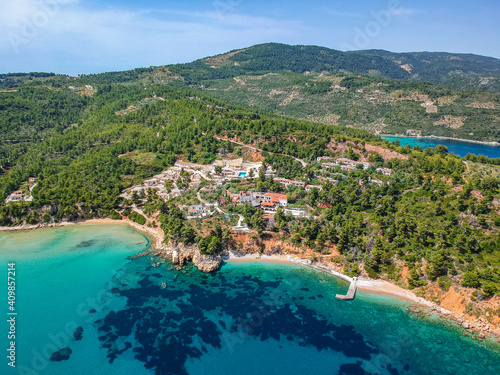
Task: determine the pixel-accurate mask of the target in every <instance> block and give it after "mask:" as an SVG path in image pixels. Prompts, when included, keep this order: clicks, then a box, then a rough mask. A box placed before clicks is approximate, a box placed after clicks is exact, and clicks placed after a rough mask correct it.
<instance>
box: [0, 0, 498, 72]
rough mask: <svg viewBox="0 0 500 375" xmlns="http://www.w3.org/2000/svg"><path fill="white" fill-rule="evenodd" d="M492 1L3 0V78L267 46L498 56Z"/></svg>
mask: <svg viewBox="0 0 500 375" xmlns="http://www.w3.org/2000/svg"><path fill="white" fill-rule="evenodd" d="M498 19H500V2H498V1H494V0H487V1H486V0H476V1H462V0H442V1H435V0H434V1H430V0H420V1H410V0H383V1H379V0H339V1H335V0H332V1H324V0H308V1H303V0H302V1H298V0H287V1H283V0H277V1H270V0H267V1H262V0H207V1H202V0H187V1H159V0H144V1H140V2H139V1H130V0H124V1H117V0H108V1H97V0H85V1H84V0H0V56H1V57H2V58H1V59H0V72H1V73H7V72H27V71H44V72H48V71H50V72H56V73H66V74H72V75H76V74H79V73H98V72H105V71H113V70H125V69H130V68H136V67H144V66H150V65H164V64H171V63H179V62H189V61H192V60H195V59H198V58H202V57H205V56H210V55H215V54H218V53H223V52H226V51H229V50H231V49H236V48H242V47H247V46H250V45H253V44H258V43H265V42H281V43H289V44H314V45H320V46H325V47H329V48H334V49H340V50H352V49H371V48H378V49H386V50H390V51H395V52H407V51H446V52H462V53H475V54H480V55H486V56H493V57H497V58H500V43H499V40H500V26H499V24H500V23H499V22H498Z"/></svg>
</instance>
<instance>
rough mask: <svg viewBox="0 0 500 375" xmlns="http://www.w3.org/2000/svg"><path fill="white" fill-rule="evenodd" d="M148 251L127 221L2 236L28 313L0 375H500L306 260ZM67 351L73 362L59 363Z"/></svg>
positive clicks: (454, 335)
mask: <svg viewBox="0 0 500 375" xmlns="http://www.w3.org/2000/svg"><path fill="white" fill-rule="evenodd" d="M148 246H149V241H148V240H147V238H146V237H144V236H143V235H141V234H139V233H136V232H134V231H132V230H131V229H129V228H128V227H126V226H124V225H111V226H90V225H89V226H74V227H67V228H58V229H46V230H37V231H30V232H16V233H0V269H1V268H3V269H4V271H3V272H4V274H5V276H6V275H7V263H8V262H12V261H14V262H15V263H16V278H17V312H18V316H17V319H18V320H17V325H16V334H17V338H16V347H17V361H16V364H17V367H16V369H11V368H9V367H8V366H7V359H6V358H5V357H4V359H3V360H2V362H3V363H2V362H0V374H48V375H67V374H75V375H79V374H97V375H99V374H107V375H109V374H134V375H142V374H256V373H259V374H454V375H459V374H483V375H486V374H499V373H500V346H498V345H497V344H496V343H492V342H490V343H488V342H483V343H478V342H476V341H473V340H471V339H470V338H466V337H463V336H462V334H463V332H464V331H463V330H461V329H460V328H458V327H457V326H456V325H452V324H450V323H447V322H446V321H443V320H441V319H439V318H437V317H435V316H432V315H431V316H429V317H428V318H425V319H422V318H417V317H414V316H411V315H409V314H408V313H407V312H406V311H405V307H408V303H407V302H404V301H399V300H396V299H393V298H389V297H385V296H379V295H371V294H365V293H358V294H357V296H356V299H355V300H354V301H339V300H336V299H335V294H336V293H339V292H340V293H345V292H346V290H347V287H348V285H347V283H345V282H343V281H340V280H338V279H336V278H335V277H333V276H331V275H328V274H325V273H322V272H320V271H316V270H312V269H308V268H304V267H301V266H297V265H282V264H270V263H227V264H225V265H224V266H223V267H222V269H221V270H220V271H218V272H216V273H213V274H208V275H207V274H203V273H201V272H199V271H198V270H196V269H195V268H193V267H191V266H189V267H185V269H184V270H183V271H176V270H174V269H171V266H170V264H168V263H162V264H161V266H160V267H152V261H151V259H150V257H143V258H138V259H135V260H130V259H127V257H128V256H130V255H133V254H136V253H140V252H142V251H144V250H145V249H146V248H147V247H148ZM155 262H156V260H155ZM162 283H165V284H164V285H162ZM4 290H5V291H4V295H5V308H3V309H2V311H6V309H7V303H6V302H7V299H6V295H7V290H6V286H5V287H4ZM0 295H1V294H0ZM5 320H6V319H5ZM2 327H3V329H2V330H0V332H4V334H2V333H0V335H1V336H0V343H1V344H2V349H4V347H5V349H7V348H8V343H7V341H8V340H7V337H6V332H7V329H8V324H7V323H6V322H4V323H3V326H2ZM75 332H81V338H80V337H79V335H78V333H77V334H76V335H75ZM75 336H76V337H75ZM63 347H69V348H70V349H71V354H70V356H69V359H65V360H62V361H60V362H54V361H50V359H49V358H50V357H51V355H52V353H53V352H54V351H57V350H59V349H61V348H63ZM5 352H6V350H5Z"/></svg>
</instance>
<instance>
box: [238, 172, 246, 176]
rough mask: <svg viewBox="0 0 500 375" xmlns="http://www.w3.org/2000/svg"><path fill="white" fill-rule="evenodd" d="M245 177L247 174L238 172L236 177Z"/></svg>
mask: <svg viewBox="0 0 500 375" xmlns="http://www.w3.org/2000/svg"><path fill="white" fill-rule="evenodd" d="M246 176H247V172H240V174H239V175H238V177H246Z"/></svg>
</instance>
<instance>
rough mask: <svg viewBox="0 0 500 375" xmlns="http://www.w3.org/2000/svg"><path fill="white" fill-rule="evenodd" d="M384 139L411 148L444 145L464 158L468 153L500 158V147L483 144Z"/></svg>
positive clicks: (450, 140)
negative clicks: (397, 141)
mask: <svg viewBox="0 0 500 375" xmlns="http://www.w3.org/2000/svg"><path fill="white" fill-rule="evenodd" d="M381 137H382V138H383V139H387V140H388V141H389V142H393V141H396V140H399V142H400V144H401V146H406V145H407V144H409V145H410V146H411V147H414V146H416V145H419V146H422V148H423V149H426V148H427V147H432V148H434V147H436V146H437V145H443V146H446V147H448V152H449V153H452V152H453V153H454V154H455V155H459V156H461V157H464V156H465V155H467V154H468V153H471V154H474V155H485V156H487V157H489V158H500V145H499V146H490V145H485V144H482V143H474V142H465V141H457V140H452V139H445V138H415V137H403V136H390V135H383V136H381Z"/></svg>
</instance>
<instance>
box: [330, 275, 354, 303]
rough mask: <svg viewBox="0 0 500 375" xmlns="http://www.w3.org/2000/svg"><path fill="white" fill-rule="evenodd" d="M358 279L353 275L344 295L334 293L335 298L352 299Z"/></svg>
mask: <svg viewBox="0 0 500 375" xmlns="http://www.w3.org/2000/svg"><path fill="white" fill-rule="evenodd" d="M357 281H358V278H357V277H353V278H352V280H351V285H349V290H348V291H347V294H346V295H342V294H337V295H335V298H337V299H341V300H352V299H354V296H355V295H356V289H357V287H356V283H357Z"/></svg>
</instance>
